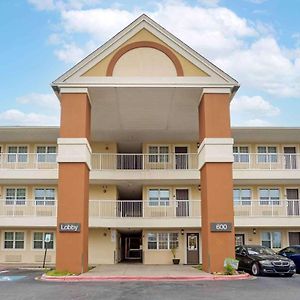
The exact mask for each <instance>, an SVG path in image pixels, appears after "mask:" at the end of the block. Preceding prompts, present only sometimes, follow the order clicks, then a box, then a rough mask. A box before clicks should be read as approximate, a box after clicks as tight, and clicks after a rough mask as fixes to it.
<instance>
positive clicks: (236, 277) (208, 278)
mask: <svg viewBox="0 0 300 300" xmlns="http://www.w3.org/2000/svg"><path fill="white" fill-rule="evenodd" d="M252 278H253V277H252V276H250V275H249V274H239V275H210V274H208V275H205V276H203V275H202V276H81V275H75V276H48V275H45V274H43V275H42V276H41V277H40V280H42V281H48V282H88V281H90V282H91V281H112V282H116V281H218V280H223V281H229V280H231V281H232V280H245V279H252Z"/></svg>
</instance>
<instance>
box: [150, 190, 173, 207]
mask: <svg viewBox="0 0 300 300" xmlns="http://www.w3.org/2000/svg"><path fill="white" fill-rule="evenodd" d="M148 198H149V206H168V205H169V200H170V190H168V189H150V190H149V197H148Z"/></svg>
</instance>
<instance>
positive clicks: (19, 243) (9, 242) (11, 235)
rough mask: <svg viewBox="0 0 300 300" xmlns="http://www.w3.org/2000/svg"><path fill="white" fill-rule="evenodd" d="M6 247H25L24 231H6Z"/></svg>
mask: <svg viewBox="0 0 300 300" xmlns="http://www.w3.org/2000/svg"><path fill="white" fill-rule="evenodd" d="M4 249H24V232H13V231H8V232H4Z"/></svg>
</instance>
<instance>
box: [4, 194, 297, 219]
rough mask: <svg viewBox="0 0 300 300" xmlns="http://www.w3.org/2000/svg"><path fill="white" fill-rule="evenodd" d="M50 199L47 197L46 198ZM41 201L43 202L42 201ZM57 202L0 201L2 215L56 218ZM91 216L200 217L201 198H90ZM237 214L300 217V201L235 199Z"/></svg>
mask: <svg viewBox="0 0 300 300" xmlns="http://www.w3.org/2000/svg"><path fill="white" fill-rule="evenodd" d="M46 201H47V200H46ZM39 203H41V202H39ZM56 210H57V206H56V201H55V202H52V201H51V200H50V201H49V202H48V204H47V202H45V203H44V205H37V203H36V201H35V200H27V199H18V200H15V201H13V202H12V200H6V199H2V200H0V218H1V217H56V215H57V212H56ZM89 215H90V217H92V218H94V217H96V218H103V219H105V218H106V219H117V218H151V219H166V218H178V219H180V218H200V217H201V201H200V200H170V201H168V202H164V203H162V202H161V203H155V205H154V203H152V204H151V203H149V201H148V200H144V201H142V200H90V201H89ZM234 215H235V216H236V217H262V218H270V217H273V218H276V217H291V218H295V217H298V218H300V200H272V201H268V200H241V201H239V202H235V205H234Z"/></svg>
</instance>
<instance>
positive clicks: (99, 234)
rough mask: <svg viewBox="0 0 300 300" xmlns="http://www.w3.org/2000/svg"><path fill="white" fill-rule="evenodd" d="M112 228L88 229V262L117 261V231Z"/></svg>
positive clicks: (110, 262) (109, 262)
mask: <svg viewBox="0 0 300 300" xmlns="http://www.w3.org/2000/svg"><path fill="white" fill-rule="evenodd" d="M113 231H114V230H113V229H110V230H109V229H107V228H105V229H90V230H89V264H92V265H93V264H114V263H115V262H116V261H117V244H118V243H117V242H118V235H117V233H116V232H115V233H116V234H115V237H114V234H113Z"/></svg>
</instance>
